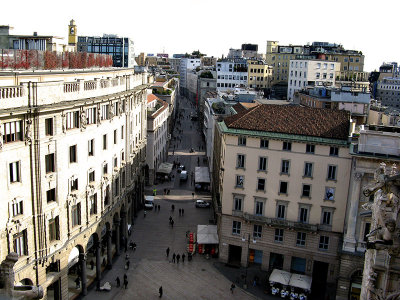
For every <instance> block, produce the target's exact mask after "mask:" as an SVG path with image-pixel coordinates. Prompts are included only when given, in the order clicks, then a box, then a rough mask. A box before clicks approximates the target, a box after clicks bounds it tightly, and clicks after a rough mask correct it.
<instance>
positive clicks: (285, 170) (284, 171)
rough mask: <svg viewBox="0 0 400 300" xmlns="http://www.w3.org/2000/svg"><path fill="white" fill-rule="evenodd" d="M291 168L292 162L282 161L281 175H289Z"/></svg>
mask: <svg viewBox="0 0 400 300" xmlns="http://www.w3.org/2000/svg"><path fill="white" fill-rule="evenodd" d="M289 166H290V161H288V160H282V163H281V174H289Z"/></svg>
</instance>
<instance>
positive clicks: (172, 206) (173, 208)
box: [171, 204, 175, 212]
mask: <svg viewBox="0 0 400 300" xmlns="http://www.w3.org/2000/svg"><path fill="white" fill-rule="evenodd" d="M171 210H172V212H174V210H175V205H173V204H172V205H171Z"/></svg>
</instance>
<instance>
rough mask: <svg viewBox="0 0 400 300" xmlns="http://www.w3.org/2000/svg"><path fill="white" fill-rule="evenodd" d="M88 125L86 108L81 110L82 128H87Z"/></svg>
mask: <svg viewBox="0 0 400 300" xmlns="http://www.w3.org/2000/svg"><path fill="white" fill-rule="evenodd" d="M86 125H87V118H86V112H85V111H84V110H82V111H81V129H83V130H85V129H86Z"/></svg>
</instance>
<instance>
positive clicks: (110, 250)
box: [106, 229, 112, 270]
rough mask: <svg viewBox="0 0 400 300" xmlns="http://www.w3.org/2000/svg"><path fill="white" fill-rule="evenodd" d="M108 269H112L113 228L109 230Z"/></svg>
mask: <svg viewBox="0 0 400 300" xmlns="http://www.w3.org/2000/svg"><path fill="white" fill-rule="evenodd" d="M106 234H107V269H109V270H111V269H112V242H111V230H109V229H108V230H107V233H106Z"/></svg>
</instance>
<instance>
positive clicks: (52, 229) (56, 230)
mask: <svg viewBox="0 0 400 300" xmlns="http://www.w3.org/2000/svg"><path fill="white" fill-rule="evenodd" d="M59 226H60V225H59V217H58V216H57V217H55V218H54V219H51V220H49V240H50V242H51V241H56V240H59V239H60V227H59Z"/></svg>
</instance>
